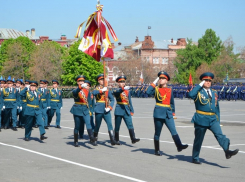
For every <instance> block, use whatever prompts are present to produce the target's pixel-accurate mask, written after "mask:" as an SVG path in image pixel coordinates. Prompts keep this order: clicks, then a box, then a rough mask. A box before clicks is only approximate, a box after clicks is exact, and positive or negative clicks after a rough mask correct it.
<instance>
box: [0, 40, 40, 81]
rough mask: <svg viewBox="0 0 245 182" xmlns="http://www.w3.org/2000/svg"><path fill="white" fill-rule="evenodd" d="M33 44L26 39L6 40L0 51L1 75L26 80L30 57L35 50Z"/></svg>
mask: <svg viewBox="0 0 245 182" xmlns="http://www.w3.org/2000/svg"><path fill="white" fill-rule="evenodd" d="M35 48H36V46H35V44H34V43H33V42H32V41H31V40H30V39H29V38H27V37H18V38H16V39H8V40H5V41H4V42H3V43H2V46H1V49H0V70H1V72H2V74H3V75H5V76H8V75H12V76H15V77H19V78H24V79H25V78H26V77H27V78H28V77H29V76H30V75H29V74H28V69H29V66H28V64H29V61H30V55H31V54H32V52H33V51H34V50H35Z"/></svg>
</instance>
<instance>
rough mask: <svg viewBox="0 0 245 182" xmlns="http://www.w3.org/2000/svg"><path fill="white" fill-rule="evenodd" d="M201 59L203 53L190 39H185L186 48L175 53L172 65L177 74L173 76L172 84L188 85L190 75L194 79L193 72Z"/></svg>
mask: <svg viewBox="0 0 245 182" xmlns="http://www.w3.org/2000/svg"><path fill="white" fill-rule="evenodd" d="M203 57H204V52H203V51H202V50H201V49H199V48H198V46H197V45H195V44H193V43H192V40H191V39H187V45H186V48H185V49H180V50H178V51H177V57H176V59H175V61H174V65H175V66H176V67H177V69H178V73H177V74H176V75H175V78H174V82H177V83H182V84H188V80H189V75H190V73H191V75H192V77H195V71H196V69H197V68H198V67H199V66H200V65H201V64H202V62H203Z"/></svg>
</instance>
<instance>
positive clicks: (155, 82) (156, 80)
mask: <svg viewBox="0 0 245 182" xmlns="http://www.w3.org/2000/svg"><path fill="white" fill-rule="evenodd" d="M158 80H159V77H157V79H155V80H154V82H153V83H154V84H155V85H156V84H157V82H158Z"/></svg>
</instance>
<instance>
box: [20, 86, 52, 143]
mask: <svg viewBox="0 0 245 182" xmlns="http://www.w3.org/2000/svg"><path fill="white" fill-rule="evenodd" d="M29 83H30V86H26V87H25V88H24V89H23V90H22V91H21V92H20V95H21V96H22V97H24V98H26V101H27V102H26V103H27V104H26V108H25V109H24V115H25V118H26V119H25V122H26V123H25V141H29V140H30V137H31V131H32V126H33V120H34V118H35V119H36V123H37V125H38V127H39V131H40V140H44V139H47V138H48V137H46V136H44V134H45V129H44V122H43V119H42V111H41V109H40V108H41V106H42V104H41V101H40V97H41V95H40V93H39V92H38V91H36V89H37V86H38V83H37V82H36V81H30V82H29Z"/></svg>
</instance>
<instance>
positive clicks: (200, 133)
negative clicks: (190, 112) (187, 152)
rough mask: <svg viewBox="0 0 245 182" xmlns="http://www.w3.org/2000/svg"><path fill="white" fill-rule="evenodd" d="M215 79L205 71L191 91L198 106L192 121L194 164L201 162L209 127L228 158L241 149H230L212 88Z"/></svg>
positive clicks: (190, 93) (216, 98)
mask: <svg viewBox="0 0 245 182" xmlns="http://www.w3.org/2000/svg"><path fill="white" fill-rule="evenodd" d="M213 79H214V74H213V73H210V72H206V73H203V74H202V75H201V76H200V80H201V81H202V82H201V83H200V84H199V85H197V86H196V87H195V88H194V89H193V90H191V91H190V92H189V97H190V98H192V99H193V100H194V101H195V107H196V113H195V114H194V116H193V118H192V121H191V122H192V123H194V127H195V139H194V144H193V151H192V162H193V163H194V164H201V162H200V161H199V154H200V150H201V146H202V142H203V139H204V135H205V133H206V130H207V129H209V130H210V131H212V133H213V134H214V136H215V138H216V140H217V141H218V143H219V145H220V146H221V147H222V148H223V150H224V151H225V156H226V159H230V158H231V157H232V156H233V155H236V154H237V153H238V151H239V150H238V149H236V150H234V151H232V150H229V145H230V140H229V139H228V138H226V136H225V135H223V133H222V130H221V127H220V110H219V102H218V95H217V92H216V91H215V90H212V89H210V87H211V82H212V80H213Z"/></svg>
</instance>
